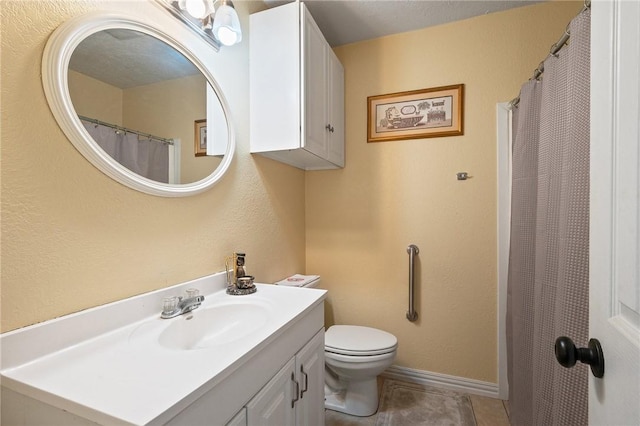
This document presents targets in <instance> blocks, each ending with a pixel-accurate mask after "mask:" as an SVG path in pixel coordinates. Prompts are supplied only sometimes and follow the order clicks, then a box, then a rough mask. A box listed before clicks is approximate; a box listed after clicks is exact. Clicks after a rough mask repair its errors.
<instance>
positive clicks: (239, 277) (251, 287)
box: [225, 252, 258, 296]
mask: <svg viewBox="0 0 640 426" xmlns="http://www.w3.org/2000/svg"><path fill="white" fill-rule="evenodd" d="M225 268H226V272H227V293H228V294H231V295H233V296H242V295H246V294H251V293H255V292H256V291H257V290H258V289H257V288H256V285H255V284H254V283H253V280H254V277H253V276H251V275H247V271H246V269H245V254H244V253H238V252H237V253H233V255H232V256H229V257H227V258H226V259H225Z"/></svg>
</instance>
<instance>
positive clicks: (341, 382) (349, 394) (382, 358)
mask: <svg viewBox="0 0 640 426" xmlns="http://www.w3.org/2000/svg"><path fill="white" fill-rule="evenodd" d="M319 282H320V277H319V276H317V275H311V276H305V275H293V276H291V277H289V278H285V279H284V280H282V281H279V282H278V283H277V284H279V285H288V286H295V287H316V286H317V285H318V284H319ZM397 348H398V339H396V337H395V336H394V335H393V334H391V333H387V332H386V331H382V330H378V329H375V328H371V327H363V326H356V325H334V326H331V327H329V329H328V330H327V331H326V332H325V337H324V356H325V387H324V389H325V408H327V409H329V410H334V411H340V412H342V413H346V414H350V415H353V416H362V417H365V416H370V415H372V414H375V412H376V411H377V410H378V399H379V398H378V383H377V376H378V375H379V374H380V373H382V372H383V371H384V370H385V369H387V368H388V367H390V366H391V364H393V361H394V359H395V356H396V352H397Z"/></svg>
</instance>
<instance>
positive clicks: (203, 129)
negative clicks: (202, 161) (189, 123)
mask: <svg viewBox="0 0 640 426" xmlns="http://www.w3.org/2000/svg"><path fill="white" fill-rule="evenodd" d="M194 127H195V130H194V137H193V140H194V148H195V153H196V157H202V156H205V155H207V120H196V121H195V125H194Z"/></svg>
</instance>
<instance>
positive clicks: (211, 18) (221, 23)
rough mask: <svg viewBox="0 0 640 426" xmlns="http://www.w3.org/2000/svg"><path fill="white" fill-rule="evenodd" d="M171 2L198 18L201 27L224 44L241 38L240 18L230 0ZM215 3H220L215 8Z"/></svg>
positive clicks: (228, 44) (233, 42)
mask: <svg viewBox="0 0 640 426" xmlns="http://www.w3.org/2000/svg"><path fill="white" fill-rule="evenodd" d="M173 3H174V4H175V3H177V6H178V8H179V9H180V10H182V11H185V12H187V13H188V14H189V15H191V16H192V17H193V18H195V19H197V20H199V21H200V24H201V28H202V29H203V30H204V31H205V32H210V33H211V34H213V36H214V37H215V39H216V40H217V41H219V42H220V43H222V44H224V45H225V46H233V45H234V44H236V43H239V42H240V41H241V40H242V28H240V19H239V18H238V13H237V12H236V9H235V8H234V7H233V3H232V2H231V0H215V1H213V0H179V1H178V2H173ZM217 3H220V4H219V6H217V9H216V7H215V6H216V4H217Z"/></svg>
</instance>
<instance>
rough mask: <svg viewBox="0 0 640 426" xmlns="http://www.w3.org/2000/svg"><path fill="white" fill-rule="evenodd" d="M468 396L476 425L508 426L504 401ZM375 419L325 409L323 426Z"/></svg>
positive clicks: (368, 424)
mask: <svg viewBox="0 0 640 426" xmlns="http://www.w3.org/2000/svg"><path fill="white" fill-rule="evenodd" d="M381 385H382V381H381V382H380V383H379V388H380V387H381ZM469 398H470V399H471V405H472V407H473V415H474V417H475V421H476V424H477V426H509V416H508V411H507V407H506V404H505V403H504V401H502V400H500V399H494V398H488V397H484V396H477V395H469ZM377 420H378V413H376V414H374V415H373V416H370V417H355V416H349V415H346V414H343V413H338V412H336V411H331V410H327V411H326V420H325V426H375V425H376V422H377ZM398 426H410V425H398Z"/></svg>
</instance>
